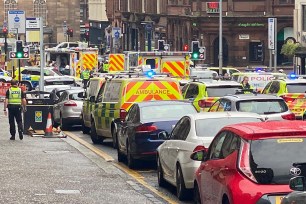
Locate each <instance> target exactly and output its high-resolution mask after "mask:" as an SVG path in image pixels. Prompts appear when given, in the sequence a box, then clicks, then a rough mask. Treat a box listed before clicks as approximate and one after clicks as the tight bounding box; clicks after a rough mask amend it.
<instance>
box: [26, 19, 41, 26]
mask: <svg viewBox="0 0 306 204" xmlns="http://www.w3.org/2000/svg"><path fill="white" fill-rule="evenodd" d="M26 29H39V18H26Z"/></svg>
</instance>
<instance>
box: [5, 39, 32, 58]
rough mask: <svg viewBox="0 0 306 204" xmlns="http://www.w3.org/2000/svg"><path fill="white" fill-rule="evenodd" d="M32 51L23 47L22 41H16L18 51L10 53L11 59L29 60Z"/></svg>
mask: <svg viewBox="0 0 306 204" xmlns="http://www.w3.org/2000/svg"><path fill="white" fill-rule="evenodd" d="M29 56H30V49H29V47H27V46H23V42H22V40H17V41H16V50H15V51H11V52H10V58H11V59H29Z"/></svg>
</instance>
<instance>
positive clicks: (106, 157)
mask: <svg viewBox="0 0 306 204" xmlns="http://www.w3.org/2000/svg"><path fill="white" fill-rule="evenodd" d="M65 134H67V135H68V136H69V137H70V138H72V139H74V140H75V141H77V142H79V143H80V144H82V145H84V146H85V147H87V148H88V149H90V150H91V151H93V152H94V153H96V154H97V155H99V156H101V157H102V158H103V159H104V160H105V161H108V162H109V161H114V158H113V157H111V156H110V155H108V154H107V153H105V152H103V151H102V150H100V149H98V148H96V147H95V146H94V145H92V144H89V143H88V142H86V141H84V140H83V139H81V138H79V137H78V136H76V135H74V134H73V133H71V132H67V131H66V132H65ZM113 164H114V166H116V167H117V168H119V169H120V170H122V171H123V172H125V173H126V174H128V175H130V176H131V177H132V178H134V179H135V180H136V181H137V182H138V183H140V184H141V185H143V186H144V187H146V188H147V189H149V190H150V191H152V192H153V193H155V194H156V195H157V196H159V197H160V198H162V199H163V200H165V201H167V202H168V203H170V204H177V202H176V201H175V200H173V199H171V198H170V197H168V196H166V195H164V194H163V193H162V192H160V191H158V190H157V189H156V188H154V187H153V186H150V185H149V184H148V183H147V182H146V181H145V180H144V177H143V176H142V175H141V174H139V173H138V172H137V171H134V170H132V169H130V168H128V167H126V166H125V165H123V164H121V163H118V162H113Z"/></svg>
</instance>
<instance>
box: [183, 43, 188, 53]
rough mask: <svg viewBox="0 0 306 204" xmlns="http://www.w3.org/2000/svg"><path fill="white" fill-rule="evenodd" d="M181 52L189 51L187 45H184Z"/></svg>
mask: <svg viewBox="0 0 306 204" xmlns="http://www.w3.org/2000/svg"><path fill="white" fill-rule="evenodd" d="M183 50H184V51H186V52H187V51H188V50H189V47H188V45H187V44H186V45H184V47H183Z"/></svg>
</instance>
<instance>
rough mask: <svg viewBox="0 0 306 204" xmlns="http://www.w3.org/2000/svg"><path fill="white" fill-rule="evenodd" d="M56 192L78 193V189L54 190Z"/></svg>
mask: <svg viewBox="0 0 306 204" xmlns="http://www.w3.org/2000/svg"><path fill="white" fill-rule="evenodd" d="M55 193H57V194H80V193H81V192H80V191H79V190H55Z"/></svg>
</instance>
